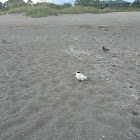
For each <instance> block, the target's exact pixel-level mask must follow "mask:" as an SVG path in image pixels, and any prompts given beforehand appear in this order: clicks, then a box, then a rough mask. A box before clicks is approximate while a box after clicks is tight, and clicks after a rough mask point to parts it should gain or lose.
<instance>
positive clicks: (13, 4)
mask: <svg viewBox="0 0 140 140" xmlns="http://www.w3.org/2000/svg"><path fill="white" fill-rule="evenodd" d="M24 6H35V7H37V6H48V7H50V8H55V9H63V8H68V7H72V6H73V5H72V4H71V3H64V4H62V5H58V4H54V3H47V2H41V3H36V4H33V2H32V1H31V0H28V1H27V3H25V2H24V1H23V0H8V1H7V2H5V3H4V4H3V3H1V2H0V10H9V9H13V8H19V7H24ZM74 6H86V7H89V6H90V7H95V8H100V9H103V8H104V5H103V3H102V2H101V1H100V0H76V1H75V3H74ZM112 6H116V4H114V5H112ZM110 7H111V6H110ZM132 7H136V8H140V0H135V1H134V2H133V3H132Z"/></svg>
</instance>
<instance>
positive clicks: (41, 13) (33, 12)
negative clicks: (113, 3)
mask: <svg viewBox="0 0 140 140" xmlns="http://www.w3.org/2000/svg"><path fill="white" fill-rule="evenodd" d="M132 11H140V8H135V7H123V8H119V9H108V8H105V9H97V8H94V7H83V6H74V7H69V8H64V9H55V8H51V7H48V6H37V7H30V6H28V7H27V6H25V7H19V8H14V9H9V10H7V11H3V12H0V14H7V13H8V14H11V13H26V15H27V16H31V17H34V18H37V17H47V16H49V15H57V14H84V13H93V14H99V13H110V12H132Z"/></svg>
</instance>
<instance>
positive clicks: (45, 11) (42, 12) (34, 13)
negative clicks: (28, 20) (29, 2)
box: [26, 6, 58, 18]
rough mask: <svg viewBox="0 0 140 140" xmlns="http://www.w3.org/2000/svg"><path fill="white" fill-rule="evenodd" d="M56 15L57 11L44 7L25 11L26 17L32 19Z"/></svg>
mask: <svg viewBox="0 0 140 140" xmlns="http://www.w3.org/2000/svg"><path fill="white" fill-rule="evenodd" d="M57 13H58V10H56V9H52V8H50V7H45V6H39V7H31V8H28V9H27V10H26V15H27V16H31V17H34V18H36V17H47V16H48V15H55V14H57Z"/></svg>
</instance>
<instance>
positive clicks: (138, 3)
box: [132, 0, 140, 8]
mask: <svg viewBox="0 0 140 140" xmlns="http://www.w3.org/2000/svg"><path fill="white" fill-rule="evenodd" d="M132 7H136V8H140V0H136V1H134V2H133V4H132Z"/></svg>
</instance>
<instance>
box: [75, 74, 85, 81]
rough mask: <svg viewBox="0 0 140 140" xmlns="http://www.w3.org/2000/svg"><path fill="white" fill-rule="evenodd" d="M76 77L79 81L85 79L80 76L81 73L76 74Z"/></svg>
mask: <svg viewBox="0 0 140 140" xmlns="http://www.w3.org/2000/svg"><path fill="white" fill-rule="evenodd" d="M76 77H77V79H79V80H83V79H85V76H84V75H83V74H81V73H79V74H77V76H76Z"/></svg>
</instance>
